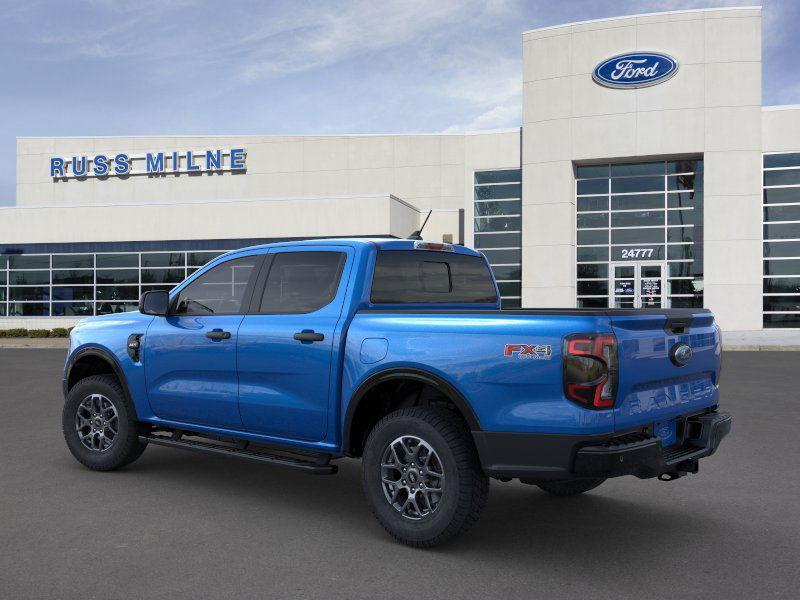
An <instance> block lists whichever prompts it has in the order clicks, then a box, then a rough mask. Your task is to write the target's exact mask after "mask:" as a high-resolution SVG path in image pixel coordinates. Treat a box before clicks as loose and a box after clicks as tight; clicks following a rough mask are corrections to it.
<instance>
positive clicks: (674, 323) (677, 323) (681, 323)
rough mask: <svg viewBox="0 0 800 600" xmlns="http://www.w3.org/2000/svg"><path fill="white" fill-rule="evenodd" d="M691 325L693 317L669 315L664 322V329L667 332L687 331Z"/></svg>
mask: <svg viewBox="0 0 800 600" xmlns="http://www.w3.org/2000/svg"><path fill="white" fill-rule="evenodd" d="M691 326H692V318H691V317H680V318H677V317H671V318H669V317H668V318H667V320H666V322H665V323H664V331H665V332H666V333H686V330H688V329H689V328H690V327H691Z"/></svg>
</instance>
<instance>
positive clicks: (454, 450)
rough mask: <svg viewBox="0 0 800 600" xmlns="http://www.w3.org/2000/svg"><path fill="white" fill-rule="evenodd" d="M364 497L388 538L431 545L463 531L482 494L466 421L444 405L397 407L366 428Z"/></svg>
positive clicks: (482, 479)
mask: <svg viewBox="0 0 800 600" xmlns="http://www.w3.org/2000/svg"><path fill="white" fill-rule="evenodd" d="M363 468H364V474H363V485H364V494H365V495H366V497H367V501H368V502H369V504H370V507H371V508H372V511H373V513H374V514H375V516H376V517H377V519H378V521H380V523H381V525H383V527H384V529H386V531H388V532H389V533H390V534H391V535H392V536H393V537H394V538H395V539H397V540H398V541H400V542H403V543H404V544H408V545H409V546H415V547H423V548H424V547H431V546H435V545H437V544H441V543H442V542H445V541H447V540H449V539H451V538H453V537H455V536H457V535H459V534H461V533H463V532H465V531H466V530H467V529H469V528H470V527H471V526H472V525H473V524H474V523H475V522H476V521H477V520H478V517H479V516H480V514H481V512H482V511H483V508H484V506H485V505H486V501H487V498H488V495H489V479H488V477H486V475H485V474H484V473H483V471H482V470H481V466H480V461H479V460H478V455H477V451H476V450H475V445H474V444H473V442H472V438H471V436H470V434H469V429H468V428H467V426H466V424H464V423H463V422H461V421H460V419H459V418H458V417H457V416H456V415H453V414H452V413H451V412H449V411H447V410H432V409H426V408H419V407H415V408H404V409H401V410H398V411H395V412H393V413H390V414H389V415H387V416H386V417H384V418H383V419H381V421H379V422H378V424H377V425H376V426H375V427H374V428H373V430H372V432H371V433H370V434H369V437H368V439H367V443H366V447H365V450H364V459H363Z"/></svg>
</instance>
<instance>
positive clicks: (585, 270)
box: [578, 265, 608, 279]
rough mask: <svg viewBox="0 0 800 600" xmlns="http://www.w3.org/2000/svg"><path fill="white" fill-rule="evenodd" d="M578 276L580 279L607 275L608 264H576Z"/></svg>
mask: <svg viewBox="0 0 800 600" xmlns="http://www.w3.org/2000/svg"><path fill="white" fill-rule="evenodd" d="M578 277H579V278H581V279H599V278H603V277H608V265H578Z"/></svg>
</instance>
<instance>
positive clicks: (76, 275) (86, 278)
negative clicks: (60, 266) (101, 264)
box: [53, 271, 94, 284]
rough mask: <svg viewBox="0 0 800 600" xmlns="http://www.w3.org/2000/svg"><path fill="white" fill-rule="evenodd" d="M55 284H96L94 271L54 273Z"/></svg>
mask: <svg viewBox="0 0 800 600" xmlns="http://www.w3.org/2000/svg"><path fill="white" fill-rule="evenodd" d="M53 283H54V284H59V283H94V271H53Z"/></svg>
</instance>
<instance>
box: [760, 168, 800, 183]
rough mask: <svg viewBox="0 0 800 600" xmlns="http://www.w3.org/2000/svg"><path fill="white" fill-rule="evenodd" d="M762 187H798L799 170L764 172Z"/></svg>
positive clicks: (799, 179) (799, 180) (799, 181)
mask: <svg viewBox="0 0 800 600" xmlns="http://www.w3.org/2000/svg"><path fill="white" fill-rule="evenodd" d="M764 185H800V169H790V170H786V171H764Z"/></svg>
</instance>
